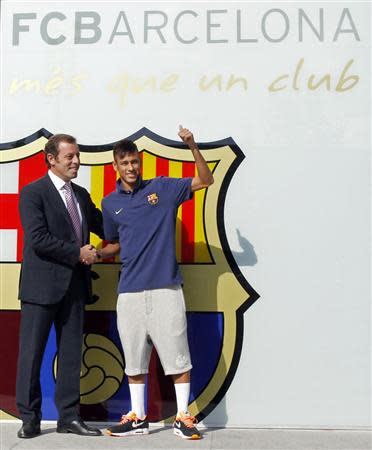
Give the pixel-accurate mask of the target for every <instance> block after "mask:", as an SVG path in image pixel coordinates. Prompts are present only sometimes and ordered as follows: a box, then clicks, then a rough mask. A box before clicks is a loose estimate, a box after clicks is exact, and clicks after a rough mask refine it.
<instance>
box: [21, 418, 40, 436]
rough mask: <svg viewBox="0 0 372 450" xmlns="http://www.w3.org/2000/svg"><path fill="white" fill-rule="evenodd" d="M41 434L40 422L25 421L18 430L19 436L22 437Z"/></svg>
mask: <svg viewBox="0 0 372 450" xmlns="http://www.w3.org/2000/svg"><path fill="white" fill-rule="evenodd" d="M39 434H41V430H40V422H32V421H31V422H23V424H22V427H21V428H20V429H19V430H18V433H17V436H18V437H19V438H21V439H29V438H33V437H36V436H39Z"/></svg>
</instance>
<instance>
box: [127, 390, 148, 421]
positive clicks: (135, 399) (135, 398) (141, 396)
mask: <svg viewBox="0 0 372 450" xmlns="http://www.w3.org/2000/svg"><path fill="white" fill-rule="evenodd" d="M129 391H130V400H131V403H132V411H134V412H135V413H136V416H137V417H139V418H140V419H143V418H144V417H145V385H144V384H137V383H129Z"/></svg>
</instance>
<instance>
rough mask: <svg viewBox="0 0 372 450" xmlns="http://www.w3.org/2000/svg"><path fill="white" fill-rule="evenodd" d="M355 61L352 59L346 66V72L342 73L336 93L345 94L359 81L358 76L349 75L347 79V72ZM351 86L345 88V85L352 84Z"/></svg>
mask: <svg viewBox="0 0 372 450" xmlns="http://www.w3.org/2000/svg"><path fill="white" fill-rule="evenodd" d="M353 62H354V60H353V59H350V61H349V62H348V63H347V64H346V66H345V68H344V70H343V71H342V72H341V75H340V78H339V80H338V83H337V86H336V91H337V92H345V91H348V90H349V89H352V88H353V87H354V86H355V85H356V84H357V83H358V81H359V77H358V75H349V76H348V77H346V78H345V75H346V72H347V71H348V69H349V67H350V66H351V65H352V64H353ZM350 81H351V83H350V84H349V85H347V86H346V87H345V84H346V83H348V82H350Z"/></svg>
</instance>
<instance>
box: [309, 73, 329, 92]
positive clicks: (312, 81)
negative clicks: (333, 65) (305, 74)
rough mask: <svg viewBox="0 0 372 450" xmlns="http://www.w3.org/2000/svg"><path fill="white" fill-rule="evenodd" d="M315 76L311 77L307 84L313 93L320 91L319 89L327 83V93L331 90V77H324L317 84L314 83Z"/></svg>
mask: <svg viewBox="0 0 372 450" xmlns="http://www.w3.org/2000/svg"><path fill="white" fill-rule="evenodd" d="M314 79H315V75H314V74H313V75H310V77H309V81H308V82H307V87H308V88H309V89H310V90H311V91H315V89H318V87H319V86H320V85H321V84H323V83H324V82H325V84H326V89H327V91H330V90H331V75H330V74H327V75H324V77H322V78H321V79H320V80H319V81H318V82H317V83H316V82H315V83H314Z"/></svg>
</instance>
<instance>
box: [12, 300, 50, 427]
mask: <svg viewBox="0 0 372 450" xmlns="http://www.w3.org/2000/svg"><path fill="white" fill-rule="evenodd" d="M54 314H55V307H54V305H48V306H43V305H36V304H32V303H25V302H22V305H21V324H20V337H19V355H18V366H17V387H16V400H17V407H18V410H19V412H20V415H21V419H22V420H23V422H25V423H27V422H31V421H34V422H40V420H41V400H42V399H41V386H40V368H41V363H42V359H43V354H44V350H45V345H46V342H47V340H48V336H49V332H50V328H51V326H52V322H53V318H54Z"/></svg>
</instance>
